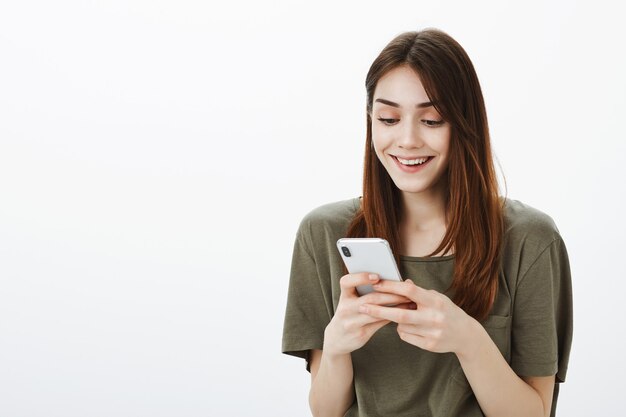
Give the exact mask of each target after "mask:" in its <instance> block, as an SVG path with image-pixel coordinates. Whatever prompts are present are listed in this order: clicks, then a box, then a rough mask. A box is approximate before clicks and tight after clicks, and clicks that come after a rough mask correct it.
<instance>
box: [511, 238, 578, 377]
mask: <svg viewBox="0 0 626 417" xmlns="http://www.w3.org/2000/svg"><path fill="white" fill-rule="evenodd" d="M572 331H573V311H572V282H571V275H570V267H569V259H568V255H567V250H566V248H565V244H564V243H563V240H562V239H561V237H560V236H558V237H557V238H555V239H554V240H553V241H552V242H551V243H550V244H549V245H548V246H547V247H546V248H545V249H543V251H542V252H541V253H540V254H539V256H538V257H537V258H536V260H535V261H534V262H533V263H532V265H531V266H530V267H529V268H528V270H527V271H526V272H525V273H524V274H523V275H522V277H521V279H520V281H519V282H518V287H517V292H516V296H515V303H514V307H513V334H512V346H511V347H512V349H511V367H512V368H513V370H514V371H515V372H516V373H517V374H518V375H520V376H551V375H555V374H556V382H564V381H565V376H566V373H567V365H568V361H569V354H570V347H571V344H572Z"/></svg>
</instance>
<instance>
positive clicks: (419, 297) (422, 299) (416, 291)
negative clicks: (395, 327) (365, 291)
mask: <svg viewBox="0 0 626 417" xmlns="http://www.w3.org/2000/svg"><path fill="white" fill-rule="evenodd" d="M373 287H374V289H375V290H376V291H378V292H384V293H392V294H398V295H403V296H405V297H406V298H408V299H409V300H411V301H414V302H415V303H417V304H418V305H419V304H424V305H430V303H431V302H432V301H433V299H434V297H435V295H434V294H433V292H432V291H429V290H425V289H424V288H422V287H418V286H417V285H415V284H414V283H413V281H411V280H410V279H407V280H405V281H402V282H398V281H391V280H380V281H379V282H377V283H376V284H374V285H373Z"/></svg>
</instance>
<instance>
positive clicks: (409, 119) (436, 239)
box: [282, 29, 572, 417]
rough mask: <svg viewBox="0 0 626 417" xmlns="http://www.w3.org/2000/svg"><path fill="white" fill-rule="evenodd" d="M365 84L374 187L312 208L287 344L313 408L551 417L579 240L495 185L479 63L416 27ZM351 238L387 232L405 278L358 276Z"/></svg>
mask: <svg viewBox="0 0 626 417" xmlns="http://www.w3.org/2000/svg"><path fill="white" fill-rule="evenodd" d="M365 84H366V89H367V135H366V146H365V166H364V176H363V196H362V198H358V197H355V198H351V199H348V200H344V201H338V202H333V203H330V204H326V205H323V206H320V207H317V208H315V209H314V210H312V211H311V212H309V213H308V214H307V215H306V216H305V217H304V219H303V220H302V222H301V224H300V226H299V229H298V231H297V234H296V240H295V244H294V251H293V258H292V266H291V277H290V284H289V294H288V300H287V308H286V314H285V323H284V329H283V345H282V351H283V353H286V354H290V355H295V356H299V357H302V358H305V359H306V361H307V369H308V370H309V371H310V373H311V390H310V395H309V404H310V407H311V410H312V412H313V415H315V416H396V417H397V416H446V417H449V416H465V417H466V416H483V415H487V416H508V417H510V416H524V417H529V416H553V415H554V413H555V408H556V401H557V396H558V386H559V385H558V383H560V382H564V381H565V375H566V371H567V363H568V359H569V351H570V346H571V340H572V295H571V278H570V271H569V262H568V257H567V252H566V248H565V245H564V243H563V240H562V239H561V236H560V235H559V232H558V230H557V228H556V226H555V224H554V222H553V221H552V219H551V218H550V217H549V216H547V215H546V214H544V213H542V212H540V211H538V210H536V209H534V208H532V207H530V206H528V205H525V204H523V203H521V202H519V201H515V200H511V199H507V198H502V197H499V195H498V185H497V180H496V175H495V170H494V166H493V161H492V155H491V147H490V143H489V131H488V125H487V116H486V111H485V106H484V102H483V96H482V93H481V90H480V85H479V82H478V78H477V76H476V73H475V70H474V67H473V65H472V63H471V61H470V59H469V58H468V56H467V54H466V53H465V51H464V50H463V48H462V47H461V46H460V45H459V44H458V43H457V42H456V41H455V40H454V39H452V38H451V37H450V36H448V35H447V34H445V33H443V32H441V31H438V30H434V29H429V30H424V31H420V32H407V33H403V34H401V35H399V36H397V37H396V38H395V39H393V40H392V41H391V42H390V43H389V44H388V45H387V46H386V47H385V48H384V49H383V51H382V52H381V53H380V55H379V56H378V57H377V58H376V60H375V61H374V63H373V64H372V66H371V68H370V70H369V72H368V74H367V78H366V82H365ZM341 237H380V238H384V239H386V240H387V241H388V242H389V244H390V246H391V248H392V250H393V252H394V256H395V257H396V262H397V264H398V268H399V269H400V273H401V274H402V277H403V279H404V282H392V281H383V280H380V279H379V278H378V277H377V276H370V274H368V273H361V274H348V273H347V270H346V269H345V266H344V265H343V262H342V260H341V257H340V254H339V253H338V251H337V247H336V241H337V239H339V238H341ZM368 283H369V284H375V285H374V287H375V289H376V291H375V292H373V293H370V294H367V295H364V296H361V297H359V296H358V294H357V292H356V286H357V285H364V284H368ZM394 304H397V305H396V306H395V307H387V306H389V305H394Z"/></svg>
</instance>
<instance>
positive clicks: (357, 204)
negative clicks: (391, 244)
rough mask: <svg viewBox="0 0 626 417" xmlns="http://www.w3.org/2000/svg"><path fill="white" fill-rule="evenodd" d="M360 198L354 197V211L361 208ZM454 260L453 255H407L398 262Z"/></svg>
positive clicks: (401, 256) (402, 256)
mask: <svg viewBox="0 0 626 417" xmlns="http://www.w3.org/2000/svg"><path fill="white" fill-rule="evenodd" d="M360 199H361V196H358V197H356V198H355V199H354V200H353V203H354V209H355V210H357V211H358V210H359V209H360V208H361V205H360V202H359V200H360ZM453 259H454V254H452V255H445V256H408V255H400V261H402V262H444V261H450V260H453Z"/></svg>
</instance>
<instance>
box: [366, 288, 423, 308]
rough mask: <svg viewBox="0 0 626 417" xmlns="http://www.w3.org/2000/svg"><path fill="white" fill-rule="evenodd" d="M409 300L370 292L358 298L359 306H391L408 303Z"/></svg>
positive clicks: (393, 295)
mask: <svg viewBox="0 0 626 417" xmlns="http://www.w3.org/2000/svg"><path fill="white" fill-rule="evenodd" d="M410 302H411V300H409V299H408V298H406V297H405V296H403V295H398V294H386V293H382V292H376V291H374V292H371V293H369V294H365V295H363V296H361V297H359V304H377V305H392V304H401V303H410Z"/></svg>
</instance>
